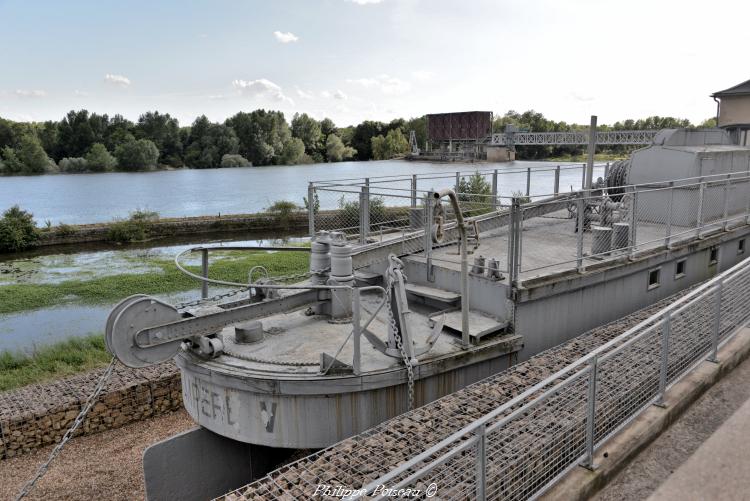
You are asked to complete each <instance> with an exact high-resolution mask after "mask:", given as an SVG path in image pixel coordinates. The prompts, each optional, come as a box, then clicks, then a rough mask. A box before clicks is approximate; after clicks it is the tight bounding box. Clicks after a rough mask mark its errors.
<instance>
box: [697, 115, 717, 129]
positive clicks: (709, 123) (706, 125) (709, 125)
mask: <svg viewBox="0 0 750 501" xmlns="http://www.w3.org/2000/svg"><path fill="white" fill-rule="evenodd" d="M698 127H699V128H701V129H713V128H714V127H716V117H711V118H707V119H705V120H704V121H702V122H701V123H700V124H698Z"/></svg>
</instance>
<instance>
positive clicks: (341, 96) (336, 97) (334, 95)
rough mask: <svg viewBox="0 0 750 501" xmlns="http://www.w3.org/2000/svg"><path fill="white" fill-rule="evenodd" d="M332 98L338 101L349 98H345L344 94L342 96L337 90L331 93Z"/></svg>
mask: <svg viewBox="0 0 750 501" xmlns="http://www.w3.org/2000/svg"><path fill="white" fill-rule="evenodd" d="M333 98H334V99H340V100H341V101H346V100H347V99H348V98H349V96H347V95H346V94H344V93H343V92H341V91H340V90H338V89H337V90H336V92H334V93H333Z"/></svg>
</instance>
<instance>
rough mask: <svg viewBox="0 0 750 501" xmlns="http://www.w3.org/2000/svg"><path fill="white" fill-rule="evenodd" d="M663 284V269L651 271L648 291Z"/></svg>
mask: <svg viewBox="0 0 750 501" xmlns="http://www.w3.org/2000/svg"><path fill="white" fill-rule="evenodd" d="M660 284H661V268H656V269H653V270H649V272H648V290H651V289H656V288H657V287H659V285H660Z"/></svg>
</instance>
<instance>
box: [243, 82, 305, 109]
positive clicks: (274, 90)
mask: <svg viewBox="0 0 750 501" xmlns="http://www.w3.org/2000/svg"><path fill="white" fill-rule="evenodd" d="M232 86H233V87H234V88H235V89H237V92H239V93H240V95H243V96H249V97H259V98H267V99H272V100H274V101H278V102H287V103H289V104H294V101H293V100H292V99H291V98H290V97H288V96H286V95H284V92H283V91H282V90H281V87H279V86H278V85H276V84H275V83H273V82H271V81H270V80H266V79H265V78H259V79H258V80H234V81H233V82H232Z"/></svg>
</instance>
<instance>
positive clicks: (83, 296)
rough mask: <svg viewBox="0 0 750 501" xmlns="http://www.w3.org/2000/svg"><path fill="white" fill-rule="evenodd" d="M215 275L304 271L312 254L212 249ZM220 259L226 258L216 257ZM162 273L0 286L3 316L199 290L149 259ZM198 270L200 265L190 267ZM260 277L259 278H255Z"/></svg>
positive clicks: (242, 277)
mask: <svg viewBox="0 0 750 501" xmlns="http://www.w3.org/2000/svg"><path fill="white" fill-rule="evenodd" d="M211 257H212V261H211V267H210V277H211V278H216V279H220V280H226V281H230V282H240V283H246V282H247V278H248V277H247V273H248V272H249V271H250V268H252V267H253V266H256V265H261V266H265V267H266V268H267V269H268V272H269V273H270V275H271V276H278V275H287V274H292V273H303V272H305V271H307V269H308V262H309V255H308V254H307V253H303V252H278V253H274V254H268V253H265V252H253V253H248V252H242V253H240V252H223V253H221V254H220V253H218V252H216V253H211ZM216 257H221V259H215V258H216ZM148 263H149V264H150V265H152V266H155V267H157V268H159V269H160V270H159V271H154V272H147V273H137V274H136V273H123V274H121V275H112V276H106V277H98V278H94V279H91V280H69V281H65V282H60V283H56V284H14V285H6V286H3V287H0V314H3V313H6V314H7V313H15V312H19V311H27V310H36V309H39V308H47V307H51V306H55V305H59V304H71V303H72V304H111V303H115V302H117V301H119V300H120V299H122V298H124V297H127V296H130V295H132V294H137V293H142V294H152V295H153V294H166V293H173V292H180V291H187V290H192V289H198V288H199V287H200V283H199V282H198V281H197V280H195V279H192V278H190V277H188V276H186V275H184V274H183V273H181V272H180V271H179V270H177V268H176V267H175V265H174V263H173V262H172V261H171V260H150V261H149V262H148ZM186 268H187V269H189V270H190V271H192V272H194V273H200V271H199V267H197V266H187V267H186ZM256 277H257V276H256Z"/></svg>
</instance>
